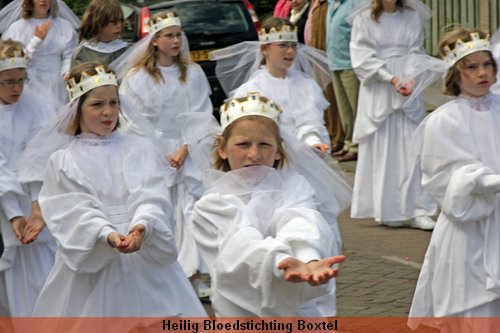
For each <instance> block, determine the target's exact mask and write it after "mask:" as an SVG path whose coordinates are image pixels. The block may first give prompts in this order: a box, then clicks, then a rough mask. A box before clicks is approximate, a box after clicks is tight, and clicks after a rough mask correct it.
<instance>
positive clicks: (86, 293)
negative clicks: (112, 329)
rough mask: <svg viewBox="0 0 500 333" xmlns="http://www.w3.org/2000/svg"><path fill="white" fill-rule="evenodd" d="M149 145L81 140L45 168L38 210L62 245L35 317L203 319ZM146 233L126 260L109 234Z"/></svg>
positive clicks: (119, 139)
mask: <svg viewBox="0 0 500 333" xmlns="http://www.w3.org/2000/svg"><path fill="white" fill-rule="evenodd" d="M169 199H170V198H169V195H168V192H167V188H166V181H165V173H164V172H162V170H161V166H160V162H159V161H158V156H157V154H156V153H155V151H154V149H153V147H152V145H151V144H150V143H149V142H148V141H146V140H145V139H140V138H134V137H128V136H122V135H121V134H119V133H113V134H111V135H109V136H108V137H106V138H97V137H95V136H92V135H86V134H84V135H80V136H78V137H77V138H76V139H75V140H74V141H73V142H72V143H71V144H70V146H69V147H68V148H66V149H64V150H60V151H57V152H56V153H54V154H53V155H52V156H51V158H50V159H49V161H48V163H47V167H46V170H45V182H44V185H43V187H42V191H41V193H40V199H39V202H40V206H41V208H42V212H43V214H44V216H45V219H46V223H47V227H48V228H49V230H50V231H51V232H52V233H53V235H54V237H55V238H56V239H57V242H58V244H59V246H58V251H57V255H56V262H55V264H54V268H53V270H52V271H51V272H50V275H49V277H48V279H47V282H46V284H45V286H44V288H43V290H42V292H41V293H40V296H39V298H38V300H37V303H36V305H35V310H34V316H42V317H44V316H50V317H168V316H195V317H196V316H205V315H206V314H205V311H204V309H203V307H202V306H201V303H200V302H199V300H198V299H197V297H196V295H195V294H194V291H193V289H192V287H191V285H190V283H189V281H188V280H187V278H186V277H185V275H184V273H183V272H182V269H181V267H180V265H179V263H178V262H177V249H176V246H175V241H174V236H173V232H172V218H171V215H170V213H171V209H172V207H171V203H170V200H169ZM139 223H140V224H143V225H144V226H145V227H146V232H145V238H144V241H143V244H142V247H141V249H140V250H139V251H136V252H133V253H130V254H121V253H119V252H118V251H117V250H116V249H113V248H111V247H110V246H109V245H108V243H107V235H108V234H109V232H111V231H117V232H119V233H121V234H127V233H128V231H129V230H130V229H131V228H133V227H134V226H135V225H137V224H139Z"/></svg>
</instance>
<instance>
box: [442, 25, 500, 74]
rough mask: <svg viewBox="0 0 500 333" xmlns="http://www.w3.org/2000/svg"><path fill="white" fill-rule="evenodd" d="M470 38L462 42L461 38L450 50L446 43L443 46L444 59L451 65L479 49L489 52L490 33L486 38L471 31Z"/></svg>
mask: <svg viewBox="0 0 500 333" xmlns="http://www.w3.org/2000/svg"><path fill="white" fill-rule="evenodd" d="M470 38H471V40H470V41H469V42H464V41H462V40H461V39H459V40H457V41H456V42H455V48H454V49H453V50H451V49H450V48H449V47H448V45H446V46H445V47H443V51H444V52H445V56H444V58H443V59H444V61H446V62H447V63H448V64H450V65H451V66H453V65H455V64H456V63H457V61H459V60H460V59H462V58H464V57H466V56H468V55H469V54H471V53H475V52H479V51H489V52H491V43H490V35H487V36H486V38H484V39H481V38H480V37H479V33H477V32H472V33H471V34H470Z"/></svg>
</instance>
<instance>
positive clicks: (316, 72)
mask: <svg viewBox="0 0 500 333" xmlns="http://www.w3.org/2000/svg"><path fill="white" fill-rule="evenodd" d="M261 44H262V42H258V41H247V42H241V43H238V44H235V45H231V46H228V47H226V48H224V49H221V50H216V51H212V52H210V54H209V57H210V60H215V61H216V62H217V63H216V67H215V75H216V76H217V79H218V80H219V82H220V84H221V86H222V89H224V92H225V93H226V95H227V96H229V95H230V92H231V91H233V90H234V89H236V88H238V87H239V86H241V85H242V84H243V83H245V82H247V81H248V79H250V77H251V75H252V74H253V73H255V71H257V70H258V69H259V67H260V65H261V62H262V53H261V52H260V45H261ZM329 64H330V61H329V60H328V57H327V55H326V53H325V52H324V51H321V50H318V49H316V48H313V47H310V46H307V45H304V44H299V45H298V48H297V54H296V56H295V60H294V64H293V66H292V68H294V69H297V70H299V71H301V72H303V73H305V74H306V75H308V76H309V77H311V78H313V79H314V80H315V81H316V82H317V83H318V85H319V86H321V87H322V88H323V89H324V88H325V87H326V86H327V85H328V84H329V83H330V82H331V81H332V77H331V71H330V66H329Z"/></svg>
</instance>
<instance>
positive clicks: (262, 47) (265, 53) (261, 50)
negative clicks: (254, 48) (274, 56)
mask: <svg viewBox="0 0 500 333" xmlns="http://www.w3.org/2000/svg"><path fill="white" fill-rule="evenodd" d="M268 48H269V45H268V44H262V45H261V46H260V52H261V53H262V55H264V56H266V55H267V49H268Z"/></svg>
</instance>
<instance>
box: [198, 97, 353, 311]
mask: <svg viewBox="0 0 500 333" xmlns="http://www.w3.org/2000/svg"><path fill="white" fill-rule="evenodd" d="M280 112H281V111H280V110H279V107H277V106H276V104H275V103H274V102H272V101H271V100H268V99H266V98H263V97H260V96H259V94H258V93H251V94H249V95H248V97H247V98H240V99H231V100H229V101H228V102H227V103H226V104H225V105H224V106H222V107H221V124H222V129H223V132H222V135H220V136H219V137H218V139H217V141H216V144H217V150H216V152H215V156H216V157H215V160H214V161H213V167H214V169H208V170H205V174H204V185H205V186H206V187H205V194H204V195H203V197H202V198H201V199H200V200H199V201H198V202H197V203H196V205H195V211H194V215H193V235H194V237H195V239H196V241H197V242H198V245H199V247H200V250H201V252H202V255H203V259H204V260H205V262H206V263H207V266H208V268H209V271H210V276H211V278H212V280H211V281H212V306H213V308H214V311H215V314H216V316H221V317H228V316H229V317H233V316H235V317H238V316H259V317H263V316H334V315H335V314H336V304H335V280H334V279H333V277H334V276H335V275H336V268H333V267H331V266H332V265H334V264H335V263H339V262H341V261H342V260H343V259H344V257H343V256H339V254H340V251H341V242H340V233H339V231H338V227H337V222H336V215H337V213H338V211H339V208H342V205H343V204H346V202H345V201H347V200H348V198H349V195H350V188H349V186H348V185H347V184H346V183H345V182H343V181H342V180H341V179H339V178H336V177H338V175H337V174H335V172H334V171H332V170H331V169H329V167H327V166H326V167H323V166H324V162H323V161H322V160H321V159H319V157H317V155H316V154H315V153H314V152H312V151H311V150H310V148H309V147H307V146H306V145H304V144H302V143H300V142H299V141H297V140H296V139H294V138H293V137H291V135H288V137H287V138H288V139H286V140H285V141H284V142H283V141H282V140H283V139H282V137H281V134H280V130H278V121H279V117H280ZM192 121H193V120H192ZM213 121H215V120H213ZM194 122H195V123H197V124H199V123H201V122H202V121H200V120H199V119H196V120H195V121H194ZM188 126H189V125H188ZM191 126H193V125H192V124H191ZM197 126H199V125H194V127H193V129H196V128H198V129H200V130H201V129H202V127H201V128H200V127H197ZM217 127H218V126H215V128H217ZM207 132H208V133H213V132H212V131H206V128H205V130H202V131H201V133H205V135H206V133H207ZM200 136H201V137H202V136H203V134H199V136H198V138H199V137H200ZM198 138H193V147H192V148H193V149H196V147H199V146H200V143H199V142H200V140H198ZM206 138H208V140H209V141H210V139H211V140H212V144H213V136H212V135H210V134H209V135H208V136H207V137H206ZM288 140H290V141H288ZM197 142H198V143H197ZM190 149H191V146H190ZM292 150H294V151H293V152H292ZM299 151H300V153H299ZM299 160H300V162H299ZM296 163H297V165H296ZM300 163H304V165H307V167H306V168H307V169H308V171H309V172H310V173H311V174H314V175H320V174H321V176H320V177H319V179H321V180H322V181H323V183H322V184H321V183H320V184H321V185H319V186H318V187H315V188H313V187H312V186H311V183H310V182H309V180H310V179H308V178H307V177H306V176H305V175H304V174H307V171H306V172H305V173H302V172H303V170H304V169H301V168H300V167H299V166H298V164H300ZM205 165H206V166H208V163H206V164H205ZM311 174H309V176H311ZM332 179H335V180H332ZM321 187H323V189H326V190H327V191H329V194H330V195H329V196H326V195H325V197H327V198H328V199H326V201H323V203H320V202H321V200H320V199H318V198H319V196H320V195H321V194H325V192H321V191H320V190H318V189H320V188H321ZM332 192H334V193H333V194H332ZM337 200H338V201H337ZM327 201H328V202H327ZM339 202H342V203H339ZM324 208H327V210H328V212H326V211H325V210H324Z"/></svg>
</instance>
